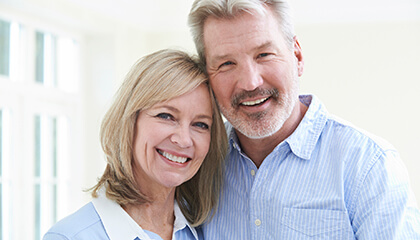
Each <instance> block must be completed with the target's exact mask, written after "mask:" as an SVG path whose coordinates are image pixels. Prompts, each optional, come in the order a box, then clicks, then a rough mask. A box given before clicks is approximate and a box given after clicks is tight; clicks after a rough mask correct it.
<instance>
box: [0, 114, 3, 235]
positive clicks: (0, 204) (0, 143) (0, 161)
mask: <svg viewBox="0 0 420 240" xmlns="http://www.w3.org/2000/svg"><path fill="white" fill-rule="evenodd" d="M2 128H3V110H2V109H0V239H3V179H2V176H3V175H2V170H3V159H2V158H3V150H2V149H3V131H2Z"/></svg>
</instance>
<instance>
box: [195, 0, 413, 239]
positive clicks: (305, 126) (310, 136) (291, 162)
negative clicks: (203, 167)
mask: <svg viewBox="0 0 420 240" xmlns="http://www.w3.org/2000/svg"><path fill="white" fill-rule="evenodd" d="M189 24H190V27H191V31H192V33H193V37H194V41H195V44H196V47H197V51H198V53H199V56H200V59H201V61H202V62H203V63H205V65H206V70H207V72H208V75H209V77H210V84H211V86H212V88H213V90H214V93H215V96H216V98H217V101H218V104H219V106H220V108H221V110H222V112H223V114H224V116H225V117H226V118H227V120H228V121H229V123H227V131H228V134H229V143H230V149H229V153H228V157H227V159H226V177H225V186H224V192H223V196H222V198H221V201H220V203H219V208H218V209H216V210H215V216H214V218H213V219H212V220H211V221H210V222H209V223H208V224H206V225H204V226H203V232H204V236H205V239H229V240H231V239H258V240H260V239H312V238H315V239H420V213H419V210H418V207H417V206H416V200H415V198H414V195H413V193H412V191H411V189H410V186H409V181H408V179H407V172H406V169H405V167H404V166H403V164H402V162H401V160H400V158H399V155H398V153H397V151H396V150H394V149H393V148H392V146H390V145H389V144H388V143H386V142H385V141H383V140H381V139H379V138H377V137H375V136H370V135H368V134H365V133H364V132H363V131H361V130H359V129H356V128H355V127H353V126H351V125H349V124H347V123H345V122H344V121H342V120H338V119H336V118H335V117H333V116H332V115H330V114H329V113H328V112H327V110H326V109H325V107H324V106H323V105H322V103H321V102H320V100H319V99H317V98H316V97H315V96H299V95H298V92H299V86H298V78H299V77H300V76H301V75H302V73H303V66H304V61H303V56H302V50H301V47H300V45H299V42H298V39H297V38H296V36H295V34H294V30H293V24H292V22H291V20H290V7H289V5H288V3H287V1H284V0H277V1H270V0H268V1H262V0H252V1H251V0H236V1H233V0H232V1H231V0H196V1H195V2H194V4H193V6H192V9H191V12H190V15H189Z"/></svg>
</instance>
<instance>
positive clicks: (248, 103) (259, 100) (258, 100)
mask: <svg viewBox="0 0 420 240" xmlns="http://www.w3.org/2000/svg"><path fill="white" fill-rule="evenodd" d="M269 98H270V96H265V97H259V98H254V99H246V100H243V101H241V103H240V104H241V105H242V106H247V107H254V106H258V105H260V104H262V103H263V102H265V101H267V100H268V99H269Z"/></svg>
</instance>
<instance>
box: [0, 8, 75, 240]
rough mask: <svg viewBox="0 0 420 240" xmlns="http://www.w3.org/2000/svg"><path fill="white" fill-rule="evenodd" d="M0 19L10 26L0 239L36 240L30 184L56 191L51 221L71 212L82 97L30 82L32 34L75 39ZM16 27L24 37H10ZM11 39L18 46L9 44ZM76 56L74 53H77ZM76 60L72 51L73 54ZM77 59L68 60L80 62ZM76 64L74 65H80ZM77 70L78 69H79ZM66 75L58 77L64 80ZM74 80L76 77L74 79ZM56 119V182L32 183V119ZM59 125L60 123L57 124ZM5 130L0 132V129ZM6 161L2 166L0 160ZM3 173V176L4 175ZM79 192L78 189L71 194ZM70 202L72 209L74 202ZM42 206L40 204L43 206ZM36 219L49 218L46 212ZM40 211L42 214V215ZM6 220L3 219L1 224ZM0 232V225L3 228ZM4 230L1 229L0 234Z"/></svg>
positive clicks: (2, 96) (42, 26) (0, 82)
mask: <svg viewBox="0 0 420 240" xmlns="http://www.w3.org/2000/svg"><path fill="white" fill-rule="evenodd" d="M0 19H2V20H4V21H8V22H12V25H13V29H14V30H13V33H12V35H13V36H12V38H14V41H10V42H11V53H10V64H11V66H10V74H9V77H5V76H1V75H0V109H7V111H6V113H7V114H6V115H5V116H6V117H4V119H7V120H6V122H5V123H4V125H8V126H7V130H6V131H3V136H5V137H6V138H7V141H3V155H5V157H3V167H4V169H3V176H2V178H1V180H0V181H1V182H2V185H3V186H7V187H6V188H7V189H6V188H3V190H4V191H3V192H4V193H6V194H4V196H3V199H6V200H3V205H5V206H6V205H8V206H9V207H10V208H5V209H8V212H5V213H4V214H3V215H4V216H1V217H2V218H3V224H5V223H6V224H7V232H6V236H4V238H2V237H0V239H4V240H10V239H36V238H35V236H34V235H35V229H34V219H35V206H34V205H35V202H34V197H35V184H36V183H37V182H42V183H54V184H56V185H57V205H58V206H57V216H56V220H59V219H61V218H62V217H64V216H66V215H68V214H69V213H70V211H72V210H74V208H73V207H72V202H73V200H75V199H74V197H73V195H72V194H70V193H72V192H74V189H75V188H76V186H80V182H81V180H80V178H78V177H75V176H74V175H73V174H72V169H74V168H75V166H77V165H80V164H79V163H80V161H82V159H81V155H82V154H81V152H80V150H81V149H82V147H81V142H82V141H81V139H80V138H81V136H82V134H81V130H80V129H81V122H82V120H81V119H82V117H83V116H82V115H83V114H82V94H81V90H80V89H78V87H79V86H78V85H76V86H74V87H73V88H72V89H71V91H62V90H59V89H58V87H61V88H67V89H68V88H69V85H66V81H61V82H58V83H57V84H58V87H52V86H51V84H47V85H46V86H43V85H40V84H38V83H36V82H35V32H36V31H41V32H45V33H52V34H54V35H57V36H64V37H69V38H71V39H74V40H75V41H77V42H78V43H79V44H82V42H83V39H82V37H81V35H80V34H75V33H74V32H73V31H68V32H65V31H62V30H58V29H61V28H60V26H53V25H52V24H51V23H41V22H39V21H32V20H33V19H30V17H27V16H22V15H18V14H17V15H12V14H8V13H5V12H3V11H2V10H0ZM16 23H19V25H21V26H23V27H24V31H22V32H16V31H15V30H16ZM16 37H18V38H19V39H20V40H19V41H15V40H16ZM81 51H82V49H81V47H79V53H80V52H81ZM73 53H74V54H76V52H75V51H73ZM80 56H81V55H79V56H77V55H76V56H74V57H76V58H79V59H80ZM80 62H82V61H78V62H77V64H80ZM79 69H81V68H79ZM66 75H67V74H66V73H63V74H62V76H61V77H62V78H61V79H63V76H66ZM76 78H78V79H79V80H80V75H79V76H76ZM39 114H40V115H42V116H51V117H56V118H57V119H59V120H58V128H60V129H65V128H66V126H65V125H67V126H68V127H69V128H68V129H67V130H64V131H61V132H60V133H61V134H59V135H58V136H57V138H58V139H59V140H58V142H59V144H58V145H57V147H58V154H59V156H58V158H59V159H60V160H59V161H60V163H59V164H58V166H57V178H51V177H50V176H47V177H41V178H38V179H37V178H36V177H35V174H34V167H35V166H34V165H35V157H34V153H35V136H34V129H35V126H34V125H35V123H34V121H35V120H34V119H35V116H36V115H39ZM63 119H65V120H63ZM3 129H5V128H3ZM6 159H8V160H6ZM5 173H6V174H5ZM77 190H79V191H80V190H81V189H77ZM74 202H76V204H78V203H79V202H80V199H76V200H75V201H74ZM47 204H48V202H45V203H43V205H44V206H47ZM41 211H42V213H45V214H47V215H48V214H49V213H48V210H45V208H44V210H42V209H41ZM43 211H45V212H43ZM5 218H7V219H5ZM52 224H53V222H51V219H45V218H44V219H42V222H41V230H40V235H41V236H37V237H38V238H40V239H41V238H42V235H43V234H44V233H45V231H47V230H48V228H49V227H51V225H52ZM4 226H5V225H4ZM3 230H4V229H3Z"/></svg>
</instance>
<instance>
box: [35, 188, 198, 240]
mask: <svg viewBox="0 0 420 240" xmlns="http://www.w3.org/2000/svg"><path fill="white" fill-rule="evenodd" d="M174 213H175V222H174V230H173V236H172V239H173V240H199V239H202V236H201V232H197V231H196V229H195V228H192V227H191V226H190V225H189V223H188V221H187V220H186V219H185V217H184V215H183V214H182V212H181V209H180V208H179V206H178V204H177V203H176V202H175V206H174ZM199 233H200V234H199ZM43 240H162V238H161V237H160V236H159V235H157V234H155V233H153V232H150V231H147V230H144V229H142V228H141V227H140V226H139V225H138V224H137V223H136V222H135V221H134V220H133V219H132V218H131V217H130V215H128V214H127V212H125V211H124V209H123V208H122V207H121V206H120V205H119V204H117V203H116V202H114V201H112V200H110V199H108V198H106V197H105V194H104V192H103V189H101V191H100V194H99V197H98V198H95V199H93V200H92V202H90V203H88V204H86V205H85V206H84V207H82V208H81V209H79V210H78V211H76V212H75V213H73V214H72V215H70V216H68V217H66V218H64V219H63V220H61V221H59V222H58V223H57V224H55V225H54V226H53V227H52V228H51V229H50V230H49V231H48V232H47V233H46V234H45V236H44V238H43Z"/></svg>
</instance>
